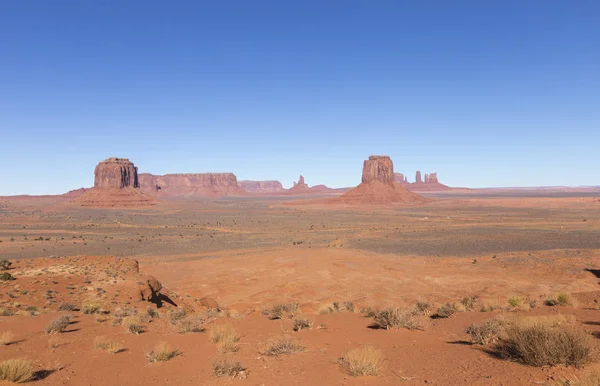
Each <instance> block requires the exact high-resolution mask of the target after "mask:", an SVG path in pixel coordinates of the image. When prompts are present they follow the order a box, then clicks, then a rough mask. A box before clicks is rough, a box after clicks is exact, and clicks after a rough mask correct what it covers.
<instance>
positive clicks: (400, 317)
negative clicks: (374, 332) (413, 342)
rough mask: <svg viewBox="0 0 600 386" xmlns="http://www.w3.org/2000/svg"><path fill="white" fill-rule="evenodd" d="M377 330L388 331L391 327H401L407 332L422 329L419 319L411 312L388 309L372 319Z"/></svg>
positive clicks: (405, 309)
mask: <svg viewBox="0 0 600 386" xmlns="http://www.w3.org/2000/svg"><path fill="white" fill-rule="evenodd" d="M374 321H375V325H376V326H377V327H378V328H383V329H386V330H389V329H390V328H393V327H401V328H406V329H409V330H420V329H422V328H423V326H422V323H421V319H420V318H419V317H418V316H417V315H415V313H414V311H413V310H410V309H407V308H396V307H388V308H386V309H384V310H381V311H379V312H378V313H377V315H375V317H374Z"/></svg>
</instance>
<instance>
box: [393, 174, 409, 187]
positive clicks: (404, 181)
mask: <svg viewBox="0 0 600 386" xmlns="http://www.w3.org/2000/svg"><path fill="white" fill-rule="evenodd" d="M394 181H395V182H396V183H397V184H400V185H408V184H409V182H408V178H407V177H406V176H405V175H404V174H402V173H394Z"/></svg>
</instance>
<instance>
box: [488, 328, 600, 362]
mask: <svg viewBox="0 0 600 386" xmlns="http://www.w3.org/2000/svg"><path fill="white" fill-rule="evenodd" d="M505 335H506V336H505V337H504V338H503V339H502V340H501V341H500V343H498V345H497V346H496V350H497V352H498V353H499V354H500V355H502V356H503V357H505V358H509V359H513V360H516V361H518V362H521V363H524V364H526V365H530V366H536V367H541V366H555V365H566V366H571V365H572V366H577V367H578V366H581V365H583V364H585V363H588V362H590V361H592V360H593V359H595V357H596V354H597V351H596V350H597V347H596V345H595V343H594V342H593V339H592V337H591V336H590V335H589V334H588V333H587V332H585V331H584V330H582V329H580V328H576V327H575V326H574V325H572V324H570V323H561V322H560V320H559V318H544V317H535V318H522V319H521V320H517V321H515V322H512V323H510V324H509V325H508V326H507V328H506V331H505Z"/></svg>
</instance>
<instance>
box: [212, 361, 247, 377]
mask: <svg viewBox="0 0 600 386" xmlns="http://www.w3.org/2000/svg"><path fill="white" fill-rule="evenodd" d="M212 368H213V374H214V375H215V376H217V377H232V378H236V377H241V378H245V372H246V368H245V367H244V366H243V365H242V363H241V362H239V361H233V360H229V359H226V358H218V359H215V361H214V362H213V365H212Z"/></svg>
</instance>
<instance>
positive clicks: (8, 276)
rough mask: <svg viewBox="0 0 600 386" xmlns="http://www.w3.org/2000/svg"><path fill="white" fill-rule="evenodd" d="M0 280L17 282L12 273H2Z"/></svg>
mask: <svg viewBox="0 0 600 386" xmlns="http://www.w3.org/2000/svg"><path fill="white" fill-rule="evenodd" d="M0 280H3V281H9V280H15V277H14V276H13V275H11V274H10V272H2V273H0Z"/></svg>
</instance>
